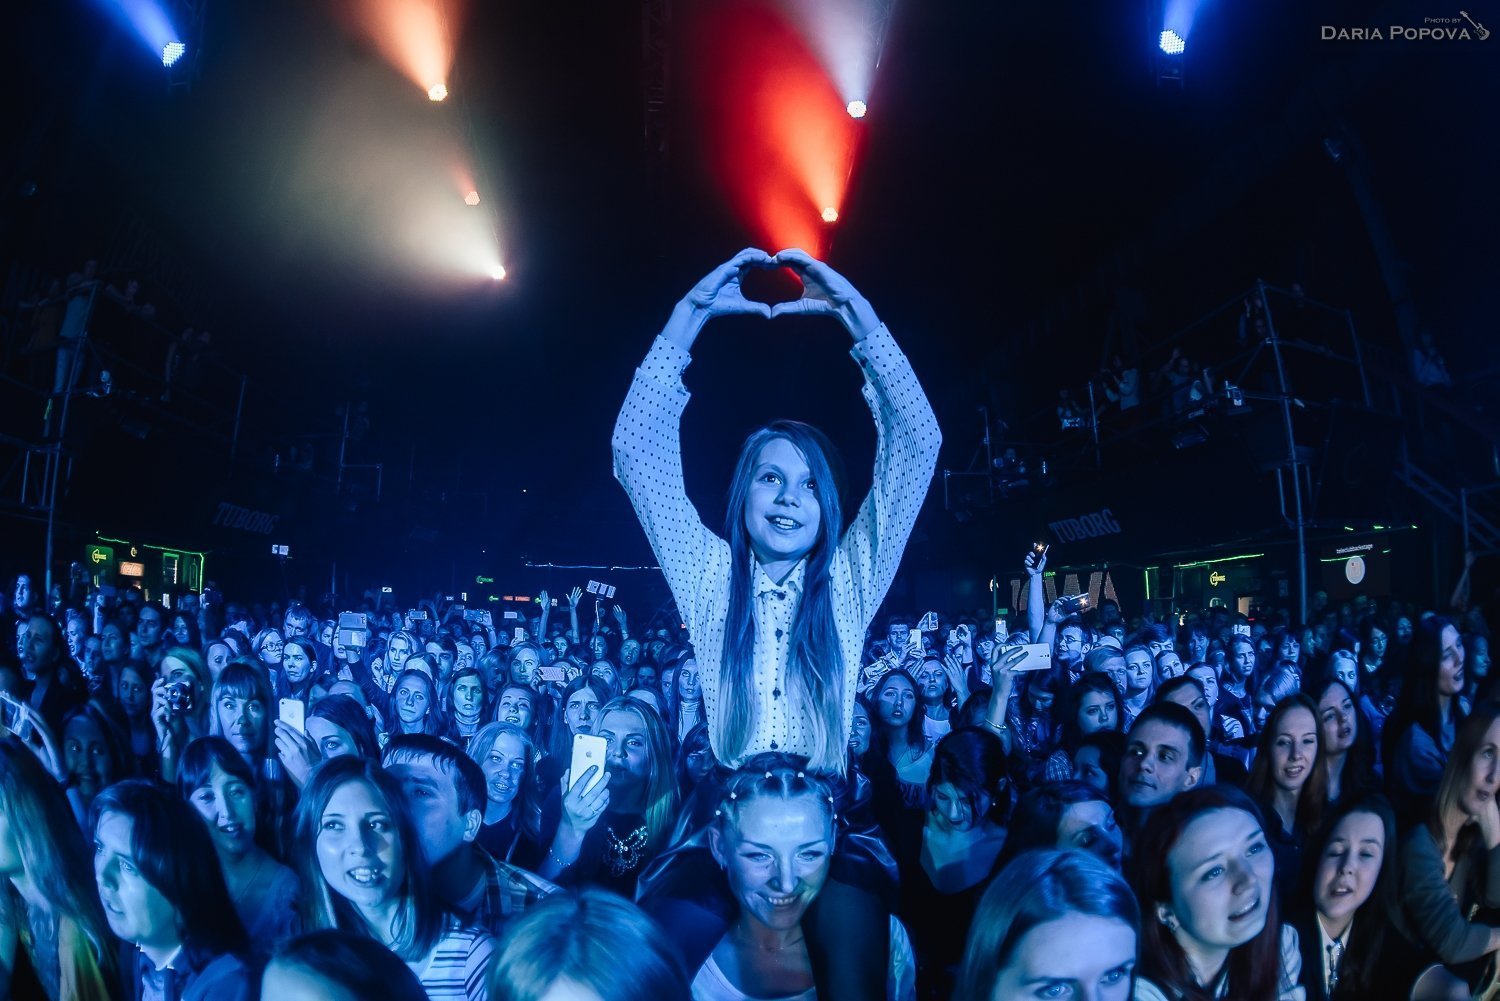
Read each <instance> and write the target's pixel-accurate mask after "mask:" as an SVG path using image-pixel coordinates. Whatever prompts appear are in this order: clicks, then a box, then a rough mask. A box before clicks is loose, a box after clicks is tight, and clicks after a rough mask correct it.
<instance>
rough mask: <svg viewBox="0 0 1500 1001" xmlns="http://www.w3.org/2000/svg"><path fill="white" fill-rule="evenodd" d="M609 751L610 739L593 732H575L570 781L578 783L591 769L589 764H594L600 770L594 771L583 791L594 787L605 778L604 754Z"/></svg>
mask: <svg viewBox="0 0 1500 1001" xmlns="http://www.w3.org/2000/svg"><path fill="white" fill-rule="evenodd" d="M608 752H609V741H607V740H605V739H604V738H603V737H595V736H594V735H593V734H591V733H575V734H573V763H572V764H571V765H570V766H569V767H570V769H571V771H570V773H569V775H568V781H569V782H572V783H574V784H577V782H578V780H579V779H581V778H582V777H583V773H584V772H586V771H588V770H589V766H590V765H594V766H597V767H598V769H599V770H598V771H597V772H595V773H594V777H593V778H592V779H590V780H589V784H588V785H586V786H584V787H583V791H584V792H588V791H589V790H591V789H593V788H594V786H596V785H598V784H599V783H600V781H602V780H603V778H604V756H605V754H607V753H608Z"/></svg>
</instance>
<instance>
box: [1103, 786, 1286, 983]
mask: <svg viewBox="0 0 1500 1001" xmlns="http://www.w3.org/2000/svg"><path fill="white" fill-rule="evenodd" d="M1130 858H1131V862H1132V869H1133V874H1132V879H1131V883H1132V885H1133V886H1134V887H1135V891H1136V897H1137V898H1138V899H1139V900H1140V903H1141V910H1142V911H1143V912H1144V916H1145V920H1144V921H1143V922H1142V924H1141V963H1140V968H1139V977H1138V979H1137V981H1136V993H1135V996H1136V998H1137V999H1140V1001H1167V999H1177V1001H1209V999H1211V998H1221V997H1227V998H1245V999H1247V1001H1266V999H1270V998H1279V999H1281V1001H1292V999H1297V998H1300V996H1301V989H1300V988H1299V987H1297V983H1298V980H1299V977H1300V975H1301V968H1302V957H1301V954H1300V952H1299V946H1298V941H1297V933H1296V932H1295V931H1294V930H1293V929H1292V928H1291V927H1289V926H1283V925H1281V923H1280V921H1279V919H1278V908H1277V903H1276V892H1275V870H1276V863H1275V862H1274V861H1273V856H1272V855H1271V847H1270V845H1269V844H1267V843H1266V837H1265V832H1264V830H1263V829H1262V824H1261V819H1260V811H1259V810H1257V809H1256V807H1255V804H1254V802H1252V801H1251V800H1250V799H1249V797H1247V796H1246V795H1245V794H1244V793H1242V792H1240V791H1239V790H1238V789H1234V788H1232V787H1229V786H1224V785H1212V786H1200V787H1197V788H1194V789H1189V790H1188V791H1186V792H1182V793H1178V794H1177V795H1176V796H1174V797H1173V798H1172V799H1170V800H1168V801H1167V802H1165V803H1163V804H1161V805H1160V806H1157V807H1154V808H1153V809H1152V810H1151V813H1150V816H1149V817H1147V819H1146V824H1145V826H1144V827H1143V828H1142V830H1141V833H1140V836H1139V837H1138V838H1136V839H1135V841H1134V843H1133V844H1132V845H1131V853H1130Z"/></svg>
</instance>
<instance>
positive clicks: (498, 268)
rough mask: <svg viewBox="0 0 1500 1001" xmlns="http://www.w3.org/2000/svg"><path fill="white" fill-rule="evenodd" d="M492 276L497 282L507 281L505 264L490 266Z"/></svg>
mask: <svg viewBox="0 0 1500 1001" xmlns="http://www.w3.org/2000/svg"><path fill="white" fill-rule="evenodd" d="M490 277H491V278H493V279H495V281H497V282H503V281H505V266H504V265H501V264H497V265H495V266H494V267H493V268H490Z"/></svg>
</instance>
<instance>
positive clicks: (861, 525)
mask: <svg viewBox="0 0 1500 1001" xmlns="http://www.w3.org/2000/svg"><path fill="white" fill-rule="evenodd" d="M776 263H777V264H784V265H787V266H788V267H790V268H792V269H793V270H794V271H796V272H797V274H798V276H799V277H800V278H801V279H802V284H803V287H804V293H803V296H802V298H801V299H798V300H796V301H795V302H785V303H779V304H777V305H776V306H775V307H773V309H772V311H771V312H772V315H773V316H782V315H786V314H789V313H810V314H822V315H829V316H835V317H837V318H838V320H839V321H840V322H841V323H843V325H844V329H846V330H848V331H849V335H850V336H851V337H853V338H854V350H853V351H852V352H851V354H853V356H854V360H855V361H857V362H858V363H859V367H860V369H861V370H862V371H863V372H864V374H865V387H864V397H865V402H866V403H868V404H869V407H870V412H871V414H872V415H873V416H874V417H875V476H874V482H873V483H872V484H871V487H870V493H869V495H868V496H867V497H866V498H865V500H864V503H863V504H861V505H860V507H859V511H858V513H856V514H855V516H854V518H853V519H852V520H851V521H850V522H849V527H848V529H847V530H846V531H845V532H844V538H843V541H842V542H841V543H840V546H839V548H840V550H841V551H842V553H843V555H844V557H845V558H846V559H847V560H848V562H849V568H850V571H851V573H852V576H853V581H854V585H855V588H856V592H857V597H858V601H859V609H860V616H861V619H862V622H863V623H868V622H869V620H870V617H871V616H872V615H874V613H875V609H877V608H878V607H880V602H881V601H882V600H884V598H885V593H886V591H887V590H889V588H890V586H891V581H892V580H893V579H895V576H896V567H897V566H898V565H899V564H900V562H901V553H902V551H903V550H905V548H906V540H907V538H908V537H910V535H911V530H912V526H913V525H915V524H916V520H917V512H918V511H920V510H921V509H922V501H923V500H924V499H925V498H926V497H927V488H928V486H929V485H930V484H931V483H932V472H933V470H934V469H936V468H937V458H938V447H939V446H940V445H942V442H943V436H942V433H941V432H940V431H939V430H938V425H937V417H936V416H934V415H933V412H932V406H931V405H930V404H929V403H928V402H927V397H926V395H925V394H924V393H923V392H922V386H921V384H920V383H919V382H917V374H916V373H915V372H914V371H912V367H911V364H910V363H909V362H908V361H907V360H906V356H905V355H903V354H902V353H901V349H900V348H898V347H897V346H896V342H895V341H894V340H893V339H892V338H891V334H890V331H889V330H887V329H886V327H885V324H883V323H881V322H880V320H879V318H878V317H876V315H875V310H874V308H873V307H871V305H870V303H869V300H867V299H866V298H865V297H864V296H862V295H860V294H859V292H858V291H857V290H856V289H855V288H854V286H853V285H851V284H850V283H849V281H848V280H847V279H845V278H844V277H843V276H842V275H840V274H839V273H838V272H836V271H834V270H833V269H832V268H830V267H829V266H828V265H826V264H824V263H822V262H821V261H818V260H815V259H814V258H812V257H810V256H808V255H807V254H806V253H804V252H802V251H800V250H783V251H781V252H780V253H778V254H777V255H776Z"/></svg>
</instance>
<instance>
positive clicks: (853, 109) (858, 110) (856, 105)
mask: <svg viewBox="0 0 1500 1001" xmlns="http://www.w3.org/2000/svg"><path fill="white" fill-rule="evenodd" d="M844 110H845V111H847V112H849V117H850V118H863V117H865V112H866V111H868V110H869V109H868V108H866V107H865V102H863V101H860V100H857V99H856V100H853V101H850V102H849V104H848V105H847V106H846V107H845V108H844Z"/></svg>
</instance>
